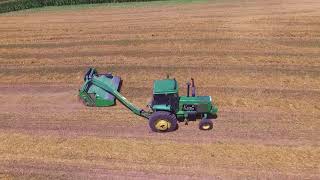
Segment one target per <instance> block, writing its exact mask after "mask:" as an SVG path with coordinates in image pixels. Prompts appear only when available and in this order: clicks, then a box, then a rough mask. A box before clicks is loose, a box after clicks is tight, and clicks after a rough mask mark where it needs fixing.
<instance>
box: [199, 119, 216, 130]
mask: <svg viewBox="0 0 320 180" xmlns="http://www.w3.org/2000/svg"><path fill="white" fill-rule="evenodd" d="M212 128H213V123H212V121H211V119H206V118H203V119H201V121H200V123H199V129H200V130H204V131H206V130H210V129H212Z"/></svg>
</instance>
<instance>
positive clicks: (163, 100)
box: [79, 68, 218, 132]
mask: <svg viewBox="0 0 320 180" xmlns="http://www.w3.org/2000/svg"><path fill="white" fill-rule="evenodd" d="M121 82H122V81H121V79H120V77H119V76H113V75H112V74H109V73H107V74H98V73H97V71H96V70H95V69H94V68H89V70H88V71H87V73H86V74H85V77H84V84H83V85H82V87H81V89H80V90H79V97H80V100H81V101H82V102H83V103H84V104H85V105H86V106H94V107H107V106H112V105H114V104H115V100H116V99H118V100H119V101H120V102H121V103H122V104H123V105H125V106H126V107H127V108H128V109H130V110H131V111H132V112H133V113H135V114H136V115H139V116H142V117H144V118H147V119H148V120H149V126H150V128H151V130H152V131H154V132H170V131H174V130H176V129H177V127H178V121H179V122H185V123H186V124H187V123H188V121H190V120H193V121H194V120H196V119H201V120H200V123H199V129H201V130H210V129H212V128H213V123H212V119H215V118H217V111H218V108H217V107H216V106H215V105H213V104H212V99H211V97H210V96H196V92H195V85H194V80H193V79H191V83H190V82H188V83H187V95H186V96H179V88H178V83H177V81H176V80H175V79H170V78H169V77H167V78H166V79H162V80H155V81H154V84H153V98H152V101H151V102H150V103H149V104H148V105H147V107H149V110H148V111H145V110H143V109H140V108H138V107H136V106H135V105H133V104H132V103H131V102H129V101H128V100H127V99H126V98H125V97H124V96H122V95H121V94H120V92H119V89H120V85H121ZM190 89H191V95H190Z"/></svg>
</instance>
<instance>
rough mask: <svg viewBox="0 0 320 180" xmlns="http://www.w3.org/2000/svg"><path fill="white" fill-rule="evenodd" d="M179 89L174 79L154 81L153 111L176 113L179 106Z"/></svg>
mask: <svg viewBox="0 0 320 180" xmlns="http://www.w3.org/2000/svg"><path fill="white" fill-rule="evenodd" d="M178 92H179V88H178V83H177V81H176V80H175V79H162V80H155V81H154V84H153V98H152V102H151V108H152V110H153V111H169V112H176V111H177V110H178V106H179V103H178V102H179V95H178Z"/></svg>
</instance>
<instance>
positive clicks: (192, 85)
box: [191, 78, 196, 97]
mask: <svg viewBox="0 0 320 180" xmlns="http://www.w3.org/2000/svg"><path fill="white" fill-rule="evenodd" d="M191 82H192V83H191V94H192V97H195V96H196V87H195V86H194V79H193V78H191Z"/></svg>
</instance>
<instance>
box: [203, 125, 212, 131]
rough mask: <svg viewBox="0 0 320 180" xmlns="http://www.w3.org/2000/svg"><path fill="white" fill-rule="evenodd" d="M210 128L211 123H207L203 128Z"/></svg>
mask: <svg viewBox="0 0 320 180" xmlns="http://www.w3.org/2000/svg"><path fill="white" fill-rule="evenodd" d="M209 128H210V125H209V124H205V125H203V126H202V129H205V130H207V129H209Z"/></svg>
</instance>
